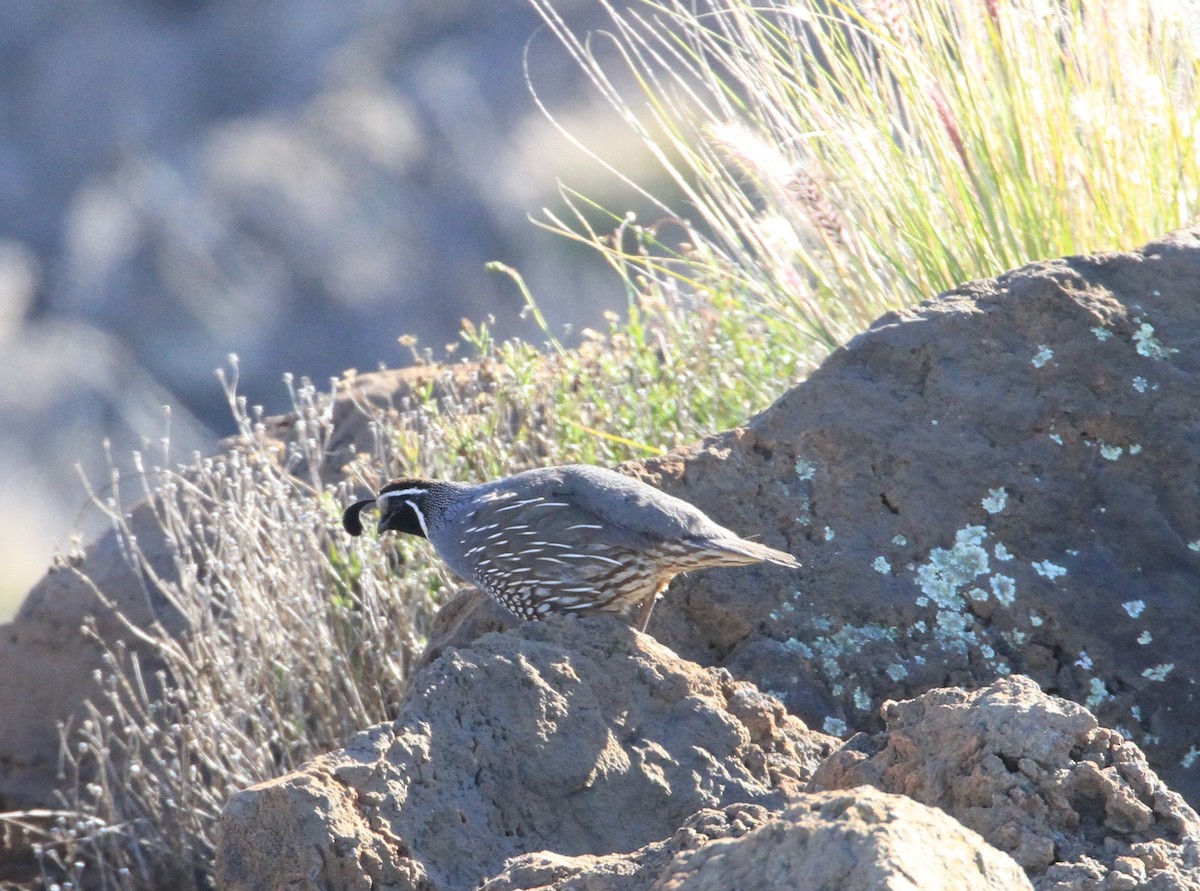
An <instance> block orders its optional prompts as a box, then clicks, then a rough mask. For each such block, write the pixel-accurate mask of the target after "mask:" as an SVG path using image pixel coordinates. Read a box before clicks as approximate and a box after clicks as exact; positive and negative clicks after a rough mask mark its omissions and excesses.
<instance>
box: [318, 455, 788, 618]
mask: <svg viewBox="0 0 1200 891" xmlns="http://www.w3.org/2000/svg"><path fill="white" fill-rule="evenodd" d="M372 505H374V506H376V507H378V509H379V521H378V527H377V528H378V530H379V532H380V533H383V532H386V531H388V530H392V531H394V532H407V533H409V534H411V535H419V536H422V537H424V538H427V539H428V540H429V542H430V543H431V544H432V545H433V547H434V548H435V549H436V550H437V552H438V554H439V556H441V558H442V560H444V561H445V563H446V565H447V566H449V567H450V569H452V570H453V571H454V572H455V573H456V574H457V575H459V576H461V577H462V578H463V579H465V580H467V581H468V582H471V583H472V584H475V585H478V586H479V587H480V588H482V589H483V590H485V591H487V592H488V593H489V594H491V595H492V596H493V597H495V598H496V600H498V601H499V602H500V603H501V604H503V605H504V606H505V607H506V608H508V609H509V610H510V611H511V612H513V613H515V614H516V615H517V616H518V617H519V618H522V619H537V618H540V617H541V616H542V615H544V614H545V613H547V612H550V611H555V612H590V611H605V612H617V613H629V612H631V611H632V610H633V609H634V608H637V610H638V615H637V628H638V630H639V631H644V630H645V629H646V624H647V623H648V622H649V620H650V613H651V611H652V610H653V608H654V603H655V600H656V599H657V598H658V596H659V595H660V594H661V593H662V591H663V590H664V589H665V588H666V587H667V585H668V584H670V582H671V579H672V578H674V577H675V576H676V575H678V574H679V573H681V572H688V571H690V570H693V569H700V568H703V567H707V566H739V565H744V564H748V563H762V562H769V563H776V564H778V565H780V566H788V567H793V568H794V567H798V566H799V565H800V563H799V561H797V560H796V558H795V557H793V556H792V555H791V554H786V553H784V552H783V551H777V550H775V549H774V548H769V547H767V546H765V545H761V544H758V543H757V542H753V541H747V540H746V539H744V538H740V537H739V536H738V535H737V534H736V533H734V532H731V531H730V530H728V529H726V528H725V527H723V526H720V525H718V524H717V523H714V522H713V521H712V520H710V519H709V518H708V517H707V516H705V514H704V513H703V512H702V511H700V510H699V509H698V508H696V507H694V506H692V505H691V504H688V503H687V502H686V501H682V500H681V499H679V498H674V497H672V496H670V495H667V494H666V493H665V492H661V491H659V490H658V489H655V488H654V487H653V486H648V485H646V484H645V483H643V482H640V481H639V480H635V479H633V478H632V477H628V476H625V475H623V474H620V473H615V472H613V471H611V470H604V469H603V468H599V467H591V466H587V465H568V466H564V467H546V468H541V469H538V470H529V471H525V472H524V473H518V474H515V475H514V476H510V477H505V478H504V479H499V480H494V481H492V482H489V483H484V484H482V485H466V484H463V483H453V482H438V481H434V480H425V479H399V480H393V481H392V482H390V483H388V484H387V485H386V486H384V487H383V488H382V489H381V490H380V491H379V494H378V495H377V496H376V497H375V498H369V499H366V500H364V501H359V502H356V503H355V504H352V505H351V506H350V507H348V508H346V511H345V513H344V514H343V517H342V525H343V526H344V527H345V529H346V531H347V532H349V533H350V534H351V535H360V534H362V520H361V517H360V514H361V512H362V511H363V509H364V508H368V507H370V506H372Z"/></svg>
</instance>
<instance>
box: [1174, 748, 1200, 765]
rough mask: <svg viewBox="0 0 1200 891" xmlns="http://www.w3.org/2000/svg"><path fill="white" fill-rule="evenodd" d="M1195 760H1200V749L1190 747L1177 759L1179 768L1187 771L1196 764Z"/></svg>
mask: <svg viewBox="0 0 1200 891" xmlns="http://www.w3.org/2000/svg"><path fill="white" fill-rule="evenodd" d="M1197 758H1200V749H1197V748H1196V747H1195V746H1192V747H1191V748H1190V749H1188V750H1187V751H1186V752H1184V753H1183V757H1182V758H1180V759H1179V766H1180V767H1182V768H1183V769H1184V770H1187V769H1188V768H1189V767H1191V766H1192V765H1193V764H1195V763H1196V759H1197Z"/></svg>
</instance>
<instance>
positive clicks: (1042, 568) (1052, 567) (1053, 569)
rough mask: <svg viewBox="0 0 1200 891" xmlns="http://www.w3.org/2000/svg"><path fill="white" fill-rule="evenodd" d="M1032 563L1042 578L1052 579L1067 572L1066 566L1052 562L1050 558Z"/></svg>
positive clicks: (1034, 569)
mask: <svg viewBox="0 0 1200 891" xmlns="http://www.w3.org/2000/svg"><path fill="white" fill-rule="evenodd" d="M1030 565H1031V566H1032V567H1033V571H1034V572H1036V573H1037V574H1038V575H1040V576H1041V577H1042V578H1044V579H1050V580H1051V581H1053V580H1054V579H1056V578H1058V577H1059V576H1061V575H1066V574H1067V570H1066V567H1064V566H1059V565H1058V564H1057V563H1051V562H1050V561H1049V560H1042V561H1041V562H1038V563H1032V564H1030Z"/></svg>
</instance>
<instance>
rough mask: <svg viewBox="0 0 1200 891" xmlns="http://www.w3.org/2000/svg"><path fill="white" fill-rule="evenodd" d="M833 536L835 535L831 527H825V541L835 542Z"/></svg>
mask: <svg viewBox="0 0 1200 891" xmlns="http://www.w3.org/2000/svg"><path fill="white" fill-rule="evenodd" d="M833 535H834V532H833V529H832V528H830V527H829V526H826V527H825V540H826V541H833Z"/></svg>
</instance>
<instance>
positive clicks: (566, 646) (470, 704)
mask: <svg viewBox="0 0 1200 891" xmlns="http://www.w3.org/2000/svg"><path fill="white" fill-rule="evenodd" d="M835 742H836V741H835V740H833V739H831V738H830V737H828V736H825V735H824V734H820V733H814V732H812V731H810V730H808V728H806V727H805V726H804V725H803V724H802V723H801V722H800V721H798V720H796V719H795V718H792V717H790V716H789V715H787V714H786V713H785V712H784V711H783V708H782V707H781V706H780V705H779V703H778V702H776V701H775V700H773V699H771V698H770V697H768V696H765V695H763V694H762V693H760V692H759V691H758V690H756V689H755V688H754V687H752V686H751V685H749V684H743V683H740V682H737V681H734V680H733V679H732V678H731V677H730V676H729V674H728V672H725V671H724V670H722V669H704V668H700V667H699V666H697V665H695V664H693V663H690V662H686V661H683V660H681V659H679V658H678V657H677V656H675V655H674V654H673V653H671V652H670V651H669V650H667V649H666V648H664V647H662V646H661V645H659V644H657V643H655V642H654V641H653V640H652V639H651V638H649V637H646V636H644V635H639V634H637V633H636V632H634V631H632V630H631V629H629V628H628V627H626V626H624V625H622V624H621V623H619V622H618V621H615V620H613V619H610V618H607V617H595V618H582V619H576V618H574V617H570V616H567V617H558V616H555V617H552V618H551V619H550V620H548V621H546V622H542V623H531V624H527V625H525V626H523V627H522V628H521V629H520V630H519V631H518V632H514V633H508V634H490V635H485V636H484V637H482V638H480V639H479V640H478V641H477V642H476V643H475V645H474V646H472V647H470V648H468V649H463V650H455V651H449V652H447V653H445V654H444V655H442V656H441V657H440V658H439V659H438V660H437V661H435V662H434V663H433V664H431V665H430V666H429V667H427V668H426V669H424V670H423V671H422V672H420V673H419V674H418V675H417V676H416V677H414V679H413V682H412V685H411V687H410V688H409V690H408V693H407V695H406V697H405V700H404V702H403V704H402V706H401V710H400V715H399V717H398V718H397V720H396V721H395V722H394V724H392V725H382V726H379V727H375V728H372V729H370V730H367V731H364V732H363V733H361V734H359V735H358V736H356V737H355V738H354V739H353V740H351V741H350V743H349V745H348V746H347V747H346V749H345V750H344V751H342V752H339V753H336V754H333V755H330V756H326V757H323V758H319V759H317V760H316V761H314V762H312V763H311V764H310V765H308V767H307V768H305V769H303V770H301V771H299V772H298V773H295V774H291V775H289V776H286V777H283V778H282V779H279V780H275V781H272V782H269V783H264V784H261V785H259V786H255V787H253V788H251V789H249V790H246V791H244V792H242V793H239V794H238V795H236V796H234V798H233V799H231V801H230V802H229V804H228V806H227V807H226V809H225V813H224V816H223V818H222V821H221V838H222V839H223V842H222V845H221V848H220V851H219V855H218V862H217V879H218V884H219V885H220V887H222V888H225V889H228V891H237V889H247V891H249V889H257V888H264V887H284V886H288V887H297V888H304V887H312V888H317V887H321V888H347V889H348V888H358V887H366V886H367V884H365V883H367V882H368V881H369V882H370V883H373V885H372V886H373V887H379V888H411V889H414V891H415V889H418V888H420V889H425V891H432V889H447V891H451V889H458V888H472V887H475V886H476V885H477V884H478V883H479V882H480V881H482V880H484V879H486V878H487V877H488V876H490V875H492V874H494V873H496V872H498V871H500V869H501V868H502V867H503V865H504V863H505V861H506V860H507V859H508V858H511V857H514V856H516V855H519V854H522V853H526V852H531V851H541V850H549V851H554V852H555V853H556V854H560V855H567V856H575V855H603V854H610V853H612V852H620V851H632V850H635V849H637V848H640V847H642V846H644V845H647V844H649V843H651V842H655V841H659V840H661V839H663V838H666V837H668V836H670V835H672V834H673V833H674V832H675V831H676V830H677V829H678V828H679V827H680V826H681V825H682V824H683V823H684V821H685V820H686V819H688V818H689V817H691V816H692V815H693V814H695V813H696V812H697V811H700V810H702V809H705V808H722V807H726V806H728V805H732V804H749V805H762V806H764V807H767V808H769V809H771V810H779V809H781V808H782V807H783V804H784V802H785V801H786V800H787V799H788V798H789V797H791V796H794V795H795V794H797V793H798V792H799V791H800V790H801V789H802V788H803V786H804V784H805V783H806V782H807V781H808V779H809V778H810V777H811V775H812V772H813V771H814V770H815V768H816V766H817V764H818V763H819V762H820V760H821V759H822V758H823V757H825V756H826V755H828V754H829V753H830V752H831V751H832V748H833V744H834V743H835Z"/></svg>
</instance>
